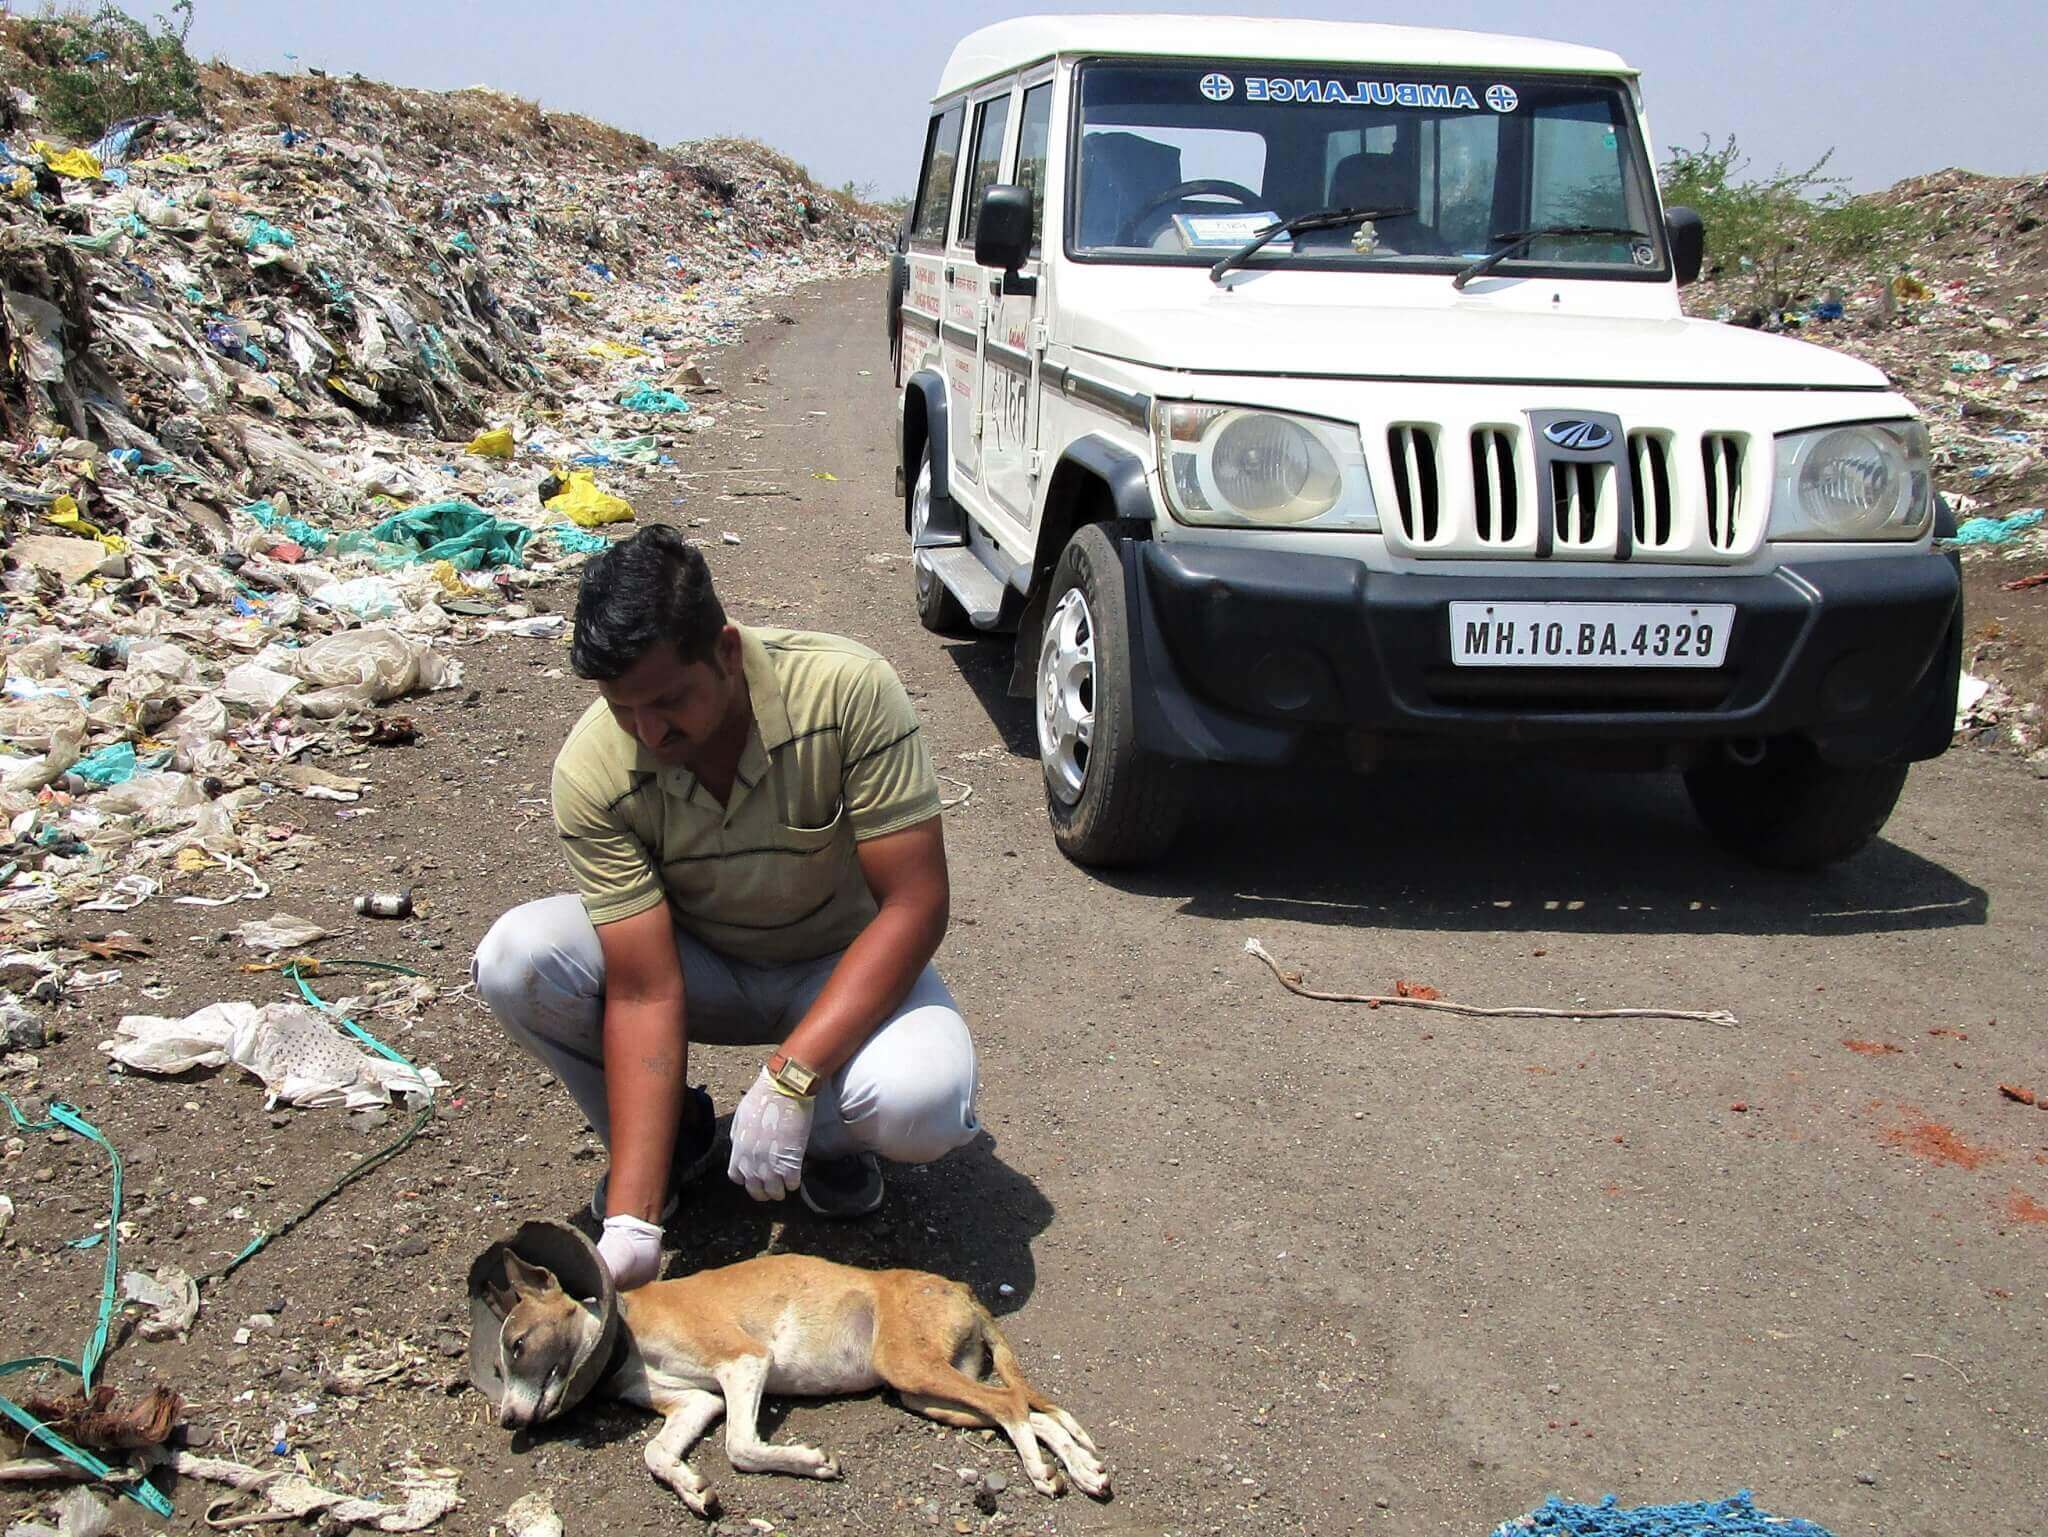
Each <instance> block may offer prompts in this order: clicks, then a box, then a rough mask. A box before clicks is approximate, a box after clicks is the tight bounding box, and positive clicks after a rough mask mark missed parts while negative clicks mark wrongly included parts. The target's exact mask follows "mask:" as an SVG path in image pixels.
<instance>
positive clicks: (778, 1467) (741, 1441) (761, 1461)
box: [718, 1355, 839, 1478]
mask: <svg viewBox="0 0 2048 1537" xmlns="http://www.w3.org/2000/svg"><path fill="white" fill-rule="evenodd" d="M767 1381H768V1357H766V1356H764V1355H762V1356H736V1357H734V1358H733V1359H731V1360H729V1361H725V1362H723V1363H721V1364H720V1366H719V1367H718V1386H719V1387H720V1388H721V1389H722V1390H723V1391H724V1393H725V1455H726V1456H727V1457H728V1458H729V1459H731V1461H732V1465H733V1466H734V1467H736V1468H738V1469H739V1470H740V1471H741V1472H742V1473H794V1474H796V1475H797V1476H798V1477H799V1478H837V1477H838V1476H839V1464H838V1463H836V1462H834V1461H833V1460H832V1459H831V1458H830V1457H827V1456H826V1455H825V1454H824V1453H823V1452H821V1451H819V1450H818V1449H817V1448H816V1447H815V1446H800V1445H796V1444H791V1445H787V1446H771V1445H770V1444H769V1443H768V1442H766V1441H763V1440H762V1439H761V1426H760V1419H761V1389H762V1388H763V1387H764V1386H765V1385H766V1384H767Z"/></svg>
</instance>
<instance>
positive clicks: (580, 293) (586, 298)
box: [569, 288, 597, 304]
mask: <svg viewBox="0 0 2048 1537" xmlns="http://www.w3.org/2000/svg"><path fill="white" fill-rule="evenodd" d="M569 297H570V298H572V299H581V300H582V301H583V302H584V303H585V304H595V303H596V302H597V295H596V294H593V293H586V292H585V291H584V290H582V289H580V288H572V289H570V290H569Z"/></svg>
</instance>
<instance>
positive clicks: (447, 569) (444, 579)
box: [427, 560, 475, 598]
mask: <svg viewBox="0 0 2048 1537" xmlns="http://www.w3.org/2000/svg"><path fill="white" fill-rule="evenodd" d="M427 575H429V576H431V577H432V578H433V579H434V581H435V583H436V584H437V585H438V586H439V587H440V589H441V591H443V592H445V593H446V594H448V596H449V597H451V598H468V597H473V596H475V594H473V593H472V592H471V591H470V590H469V589H468V588H467V587H465V586H463V585H462V578H461V577H459V576H457V575H456V574H455V566H454V563H453V562H451V561H446V560H437V561H435V562H434V563H433V564H432V565H431V566H429V567H427Z"/></svg>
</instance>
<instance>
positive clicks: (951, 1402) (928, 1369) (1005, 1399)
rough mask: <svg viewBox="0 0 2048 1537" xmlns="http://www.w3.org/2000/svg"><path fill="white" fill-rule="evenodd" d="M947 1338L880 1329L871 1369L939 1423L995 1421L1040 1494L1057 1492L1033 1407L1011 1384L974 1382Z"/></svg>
mask: <svg viewBox="0 0 2048 1537" xmlns="http://www.w3.org/2000/svg"><path fill="white" fill-rule="evenodd" d="M948 1344H949V1342H948V1341H946V1340H943V1339H931V1338H927V1337H925V1336H923V1335H921V1334H919V1333H917V1332H916V1331H914V1330H902V1331H900V1332H899V1331H897V1330H892V1329H889V1328H888V1327H886V1325H885V1327H884V1328H882V1329H879V1330H877V1331H876V1334H875V1372H876V1374H877V1375H878V1376H880V1377H881V1379H882V1380H883V1381H884V1382H886V1383H888V1384H889V1386H890V1387H892V1388H894V1389H895V1390H896V1392H897V1394H898V1395H899V1396H900V1397H901V1398H902V1400H903V1403H904V1406H905V1407H906V1408H909V1409H911V1410H913V1411H914V1412H916V1413H918V1414H922V1415H924V1416H925V1417H926V1418H927V1419H934V1420H938V1421H939V1422H940V1423H941V1424H947V1425H961V1426H968V1427H979V1426H986V1425H994V1426H997V1427H999V1428H1000V1429H1001V1430H1002V1432H1003V1434H1004V1435H1006V1436H1008V1437H1009V1438H1010V1444H1011V1445H1012V1446H1014V1447H1016V1448H1017V1455H1018V1456H1019V1457H1020V1458H1022V1459H1023V1462H1024V1471H1025V1473H1026V1474H1028V1475H1029V1476H1030V1479H1031V1486H1032V1487H1033V1488H1034V1489H1036V1490H1037V1491H1038V1492H1039V1493H1040V1494H1043V1495H1047V1496H1052V1495H1057V1494H1059V1493H1060V1478H1059V1474H1058V1473H1057V1472H1056V1471H1054V1470H1053V1469H1052V1468H1049V1467H1047V1466H1046V1463H1045V1456H1044V1454H1043V1453H1042V1452H1041V1451H1040V1449H1039V1445H1038V1437H1037V1436H1036V1435H1035V1434H1034V1433H1033V1432H1032V1429H1031V1406H1030V1403H1029V1401H1028V1400H1027V1399H1026V1397H1025V1395H1024V1391H1023V1390H1022V1389H1021V1388H1019V1387H1018V1386H1017V1384H1015V1383H1013V1382H1012V1383H1005V1384H1004V1385H1003V1386H1002V1387H995V1386H992V1385H991V1384H989V1383H986V1382H976V1381H975V1380H974V1379H973V1378H972V1377H970V1376H968V1375H967V1374H966V1373H965V1372H963V1371H961V1370H960V1369H959V1368H957V1367H956V1366H954V1365H953V1362H952V1357H953V1355H954V1351H953V1350H951V1349H948V1348H947V1345H948Z"/></svg>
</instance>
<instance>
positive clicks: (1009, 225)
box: [974, 186, 1031, 273]
mask: <svg viewBox="0 0 2048 1537" xmlns="http://www.w3.org/2000/svg"><path fill="white" fill-rule="evenodd" d="M1030 257H1031V193H1030V191H1029V190H1028V189H1027V188H1024V187H1001V186H998V187H990V188H989V189H988V190H987V191H986V192H984V193H982V195H981V208H980V209H979V211H977V212H976V214H975V216H974V259H975V260H976V261H977V262H979V263H980V264H981V265H982V266H984V267H994V268H995V269H996V270H997V271H999V272H1004V273H1013V272H1015V271H1016V270H1017V269H1018V268H1019V267H1021V266H1023V265H1024V263H1025V262H1026V261H1028V260H1030Z"/></svg>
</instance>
